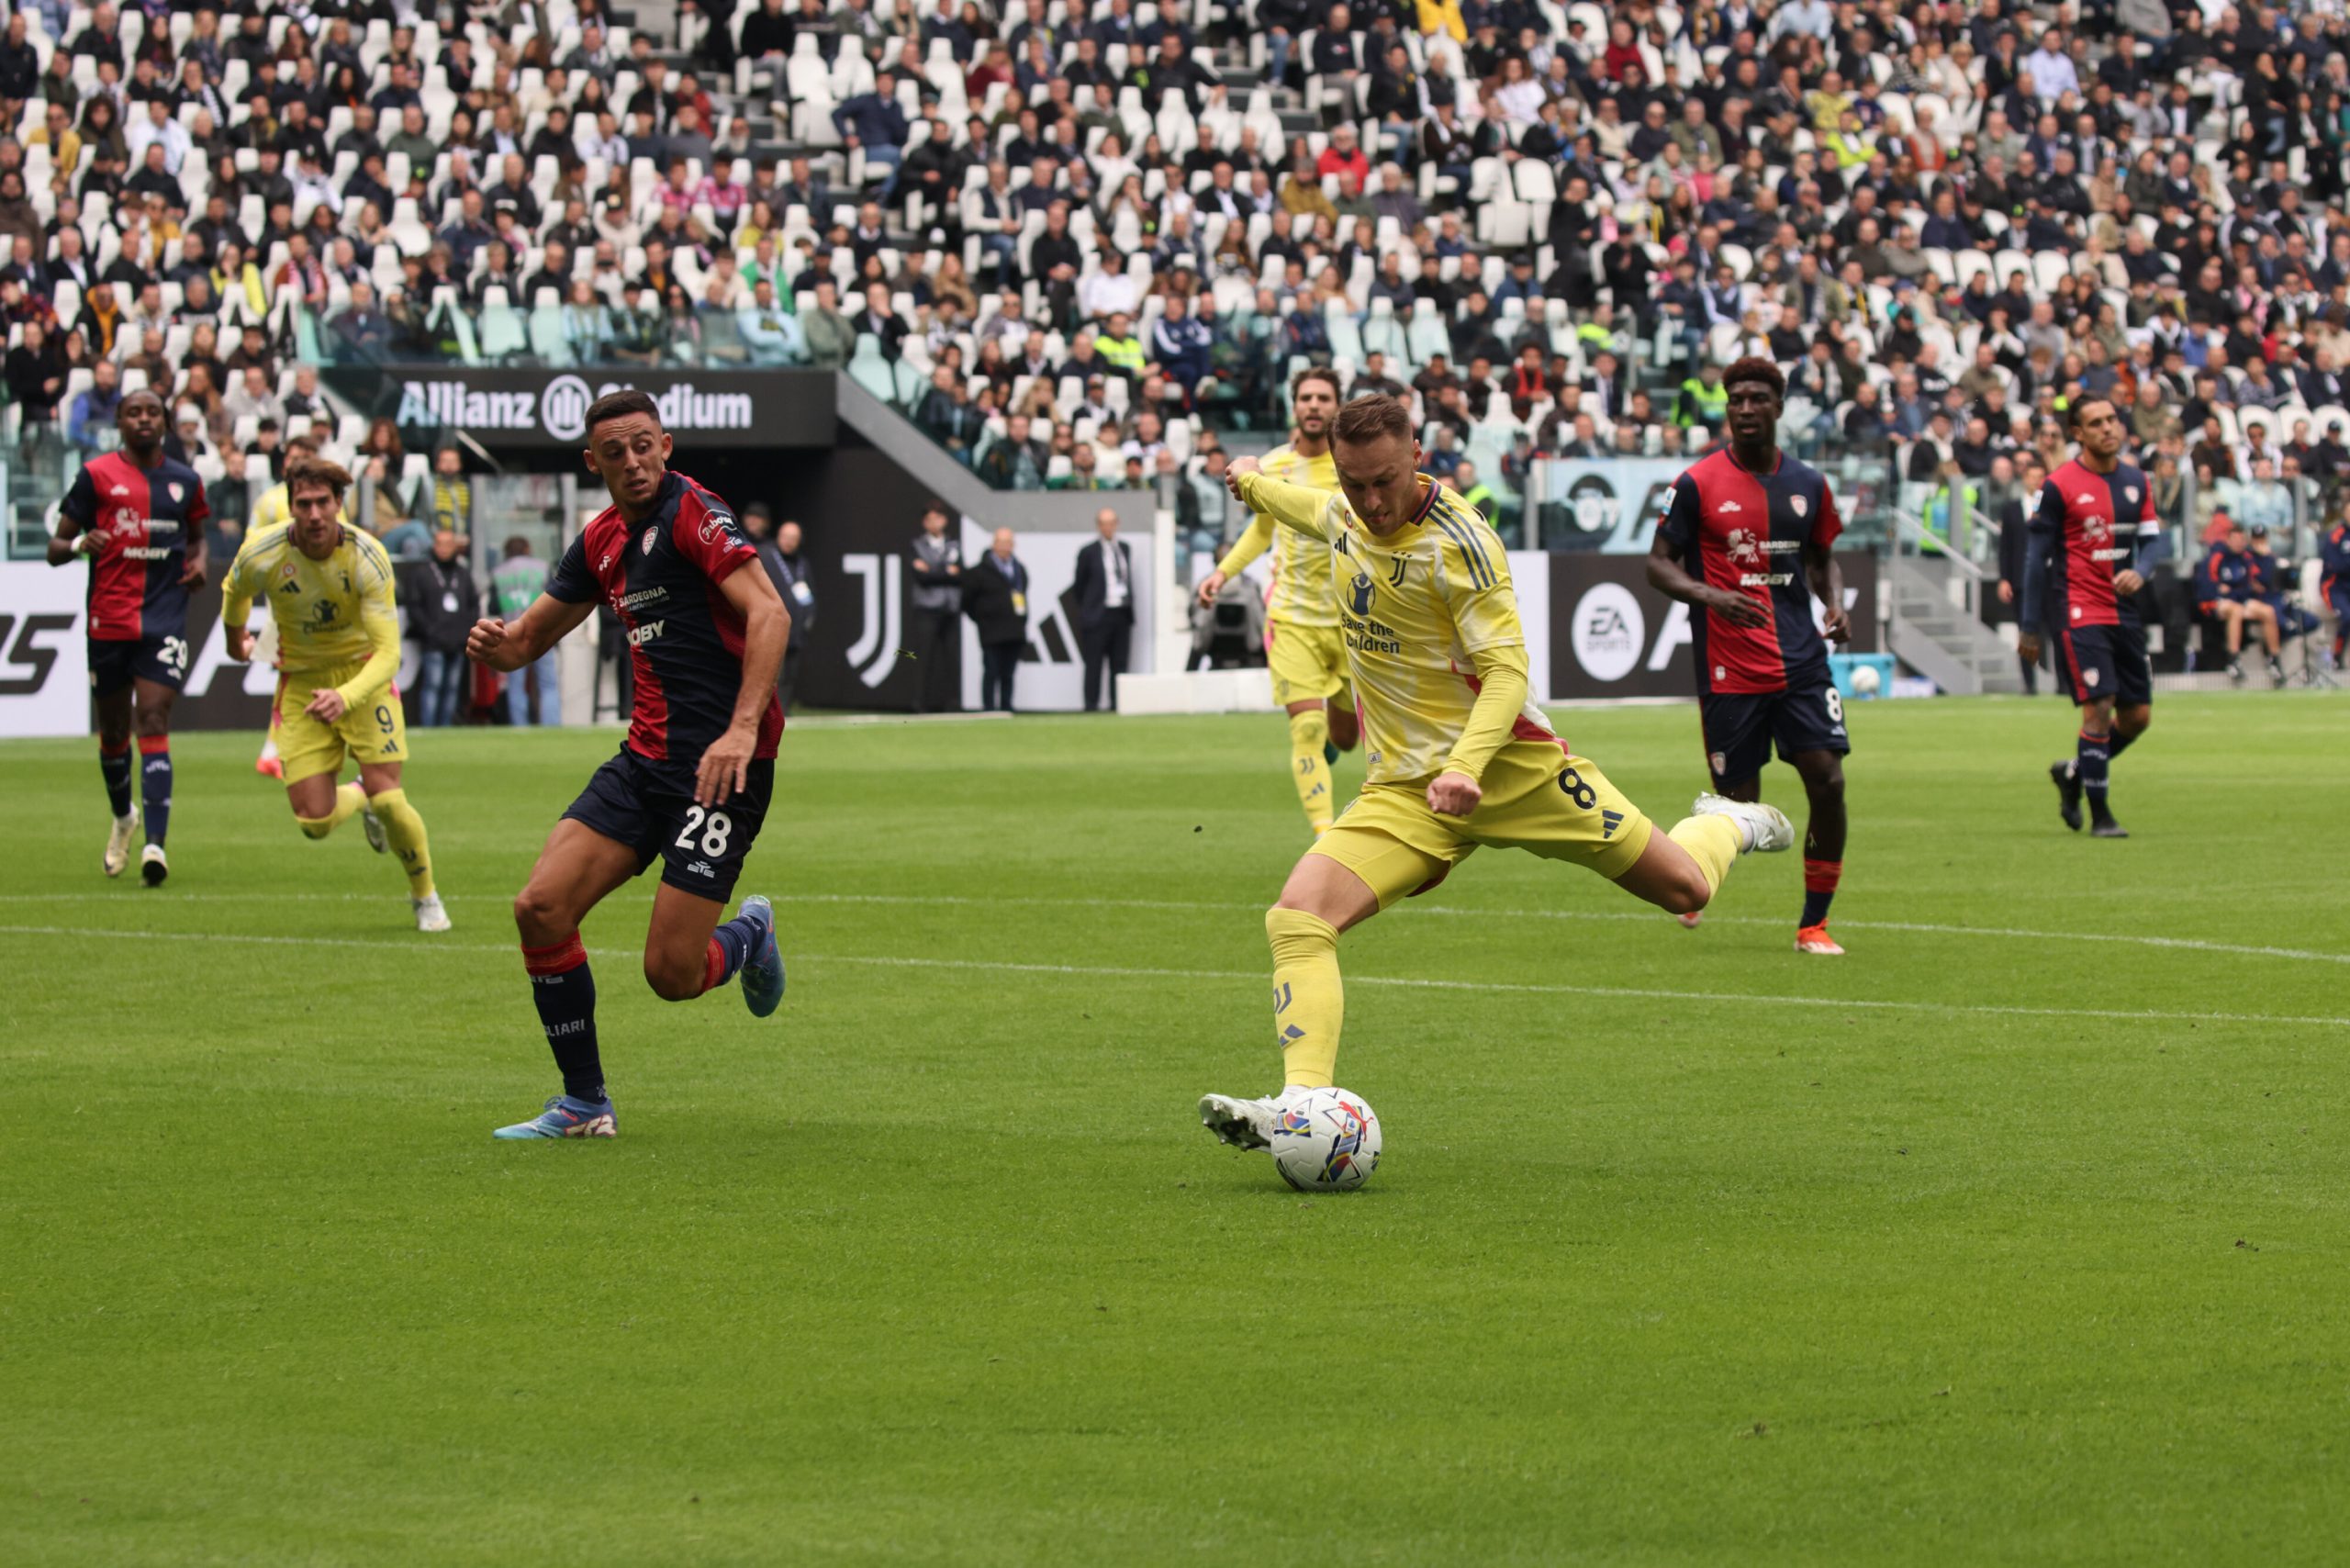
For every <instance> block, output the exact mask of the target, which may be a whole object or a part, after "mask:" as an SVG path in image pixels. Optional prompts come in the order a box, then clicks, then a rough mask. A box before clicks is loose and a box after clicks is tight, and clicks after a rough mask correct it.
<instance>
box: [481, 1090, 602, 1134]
mask: <svg viewBox="0 0 2350 1568" xmlns="http://www.w3.org/2000/svg"><path fill="white" fill-rule="evenodd" d="M620 1130H621V1129H620V1123H619V1122H618V1121H617V1120H615V1119H614V1117H613V1114H612V1103H611V1102H610V1100H606V1101H604V1102H602V1103H594V1102H591V1101H587V1100H574V1099H573V1098H572V1097H571V1096H570V1095H568V1094H558V1095H556V1096H555V1097H554V1099H552V1100H550V1101H548V1102H547V1108H546V1109H545V1110H543V1111H541V1112H540V1113H539V1114H537V1115H535V1116H533V1117H532V1118H531V1119H530V1120H529V1121H527V1122H517V1123H515V1124H514V1125H513V1126H510V1127H500V1128H498V1130H497V1131H496V1132H494V1133H492V1134H491V1135H490V1137H503V1138H526V1137H619V1136H620Z"/></svg>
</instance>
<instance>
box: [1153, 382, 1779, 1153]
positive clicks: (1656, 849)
mask: <svg viewBox="0 0 2350 1568" xmlns="http://www.w3.org/2000/svg"><path fill="white" fill-rule="evenodd" d="M1332 433H1333V445H1332V457H1333V460H1334V462H1335V464H1336V466H1337V476H1338V493H1337V494H1336V495H1329V494H1326V493H1324V492H1322V491H1319V490H1310V489H1307V488H1304V487H1302V486H1297V485H1286V484H1283V483H1281V481H1280V480H1278V479H1270V478H1268V477H1266V476H1264V475H1263V474H1260V473H1259V472H1257V471H1256V465H1255V464H1253V463H1252V462H1250V461H1248V459H1246V458H1243V459H1241V460H1240V461H1239V462H1237V463H1236V464H1234V465H1233V475H1232V477H1231V478H1230V479H1229V481H1228V483H1229V484H1230V486H1231V488H1232V491H1233V494H1234V496H1235V497H1236V498H1237V499H1238V500H1240V501H1241V502H1242V503H1243V504H1244V505H1247V506H1249V507H1253V508H1255V509H1256V510H1259V511H1261V512H1263V513H1265V514H1266V515H1268V516H1270V517H1271V518H1273V519H1275V520H1276V521H1279V522H1280V523H1281V526H1282V527H1283V528H1286V529H1290V530H1292V531H1294V532H1298V533H1301V534H1304V536H1305V537H1306V538H1307V539H1308V540H1310V541H1313V542H1315V543H1317V544H1318V545H1319V547H1320V549H1321V551H1322V553H1323V554H1325V555H1326V557H1327V559H1326V566H1328V568H1329V570H1330V573H1331V576H1332V578H1333V586H1334V588H1335V590H1336V596H1337V598H1336V602H1337V606H1338V614H1339V624H1340V626H1341V628H1342V629H1343V630H1344V633H1345V641H1344V645H1345V647H1346V650H1347V666H1348V677H1349V678H1350V679H1351V681H1352V683H1353V685H1354V689H1355V690H1356V691H1357V692H1358V693H1360V695H1361V698H1362V708H1361V711H1362V720H1363V731H1364V740H1365V744H1366V745H1367V747H1368V749H1369V752H1370V761H1371V767H1370V777H1369V778H1368V780H1367V781H1366V782H1365V783H1364V785H1363V789H1362V793H1361V794H1360V795H1359V796H1357V797H1356V799H1355V801H1354V802H1353V804H1351V805H1349V806H1348V808H1347V810H1346V812H1345V814H1344V815H1342V816H1341V817H1339V818H1338V820H1337V823H1336V824H1335V825H1334V826H1333V827H1332V828H1331V829H1330V831H1329V832H1327V833H1326V834H1322V835H1321V837H1319V838H1318V839H1316V840H1315V843H1314V846H1313V847H1312V848H1311V849H1309V850H1307V851H1306V852H1305V855H1304V857H1302V858H1301V859H1300V860H1299V861H1298V863H1297V865H1296V867H1295V868H1294V869H1292V871H1291V872H1290V874H1289V880H1288V881H1287V882H1286V883H1284V884H1283V885H1282V888H1281V898H1280V900H1279V901H1278V902H1276V903H1275V904H1274V906H1273V907H1272V908H1271V909H1270V910H1268V911H1267V912H1266V914H1265V934H1266V935H1267V937H1268V938H1269V939H1270V942H1271V945H1272V952H1273V1036H1274V1041H1275V1044H1276V1045H1277V1046H1278V1047H1280V1049H1281V1063H1282V1072H1283V1087H1282V1089H1281V1092H1280V1093H1278V1094H1276V1095H1273V1096H1270V1097H1269V1098H1266V1099H1258V1100H1251V1099H1241V1098H1237V1097H1236V1096H1232V1095H1226V1094H1210V1095H1207V1096H1206V1097H1204V1098H1203V1099H1202V1100H1201V1102H1200V1119H1201V1121H1202V1122H1203V1123H1204V1124H1205V1125H1206V1126H1207V1127H1208V1128H1209V1130H1210V1131H1212V1132H1214V1134H1215V1135H1216V1137H1220V1138H1222V1139H1224V1141H1225V1142H1226V1143H1231V1144H1237V1145H1238V1146H1239V1147H1241V1148H1266V1147H1269V1145H1270V1142H1271V1139H1272V1136H1273V1133H1274V1131H1275V1130H1276V1129H1277V1128H1278V1127H1279V1126H1281V1117H1282V1116H1283V1115H1284V1114H1289V1112H1290V1110H1291V1108H1292V1104H1293V1100H1294V1093H1295V1092H1297V1091H1302V1090H1307V1089H1316V1088H1328V1087H1329V1086H1330V1083H1331V1075H1332V1073H1333V1072H1334V1071H1335V1070H1336V1067H1337V1056H1338V1036H1339V1031H1340V1029H1341V1027H1342V1025H1343V1024H1344V1022H1345V1017H1346V997H1345V990H1344V986H1343V984H1342V982H1341V981H1340V979H1339V975H1338V935H1339V933H1341V932H1343V931H1345V930H1347V929H1348V928H1349V927H1351V926H1355V925H1359V924H1361V923H1362V922H1364V921H1366V920H1369V919H1370V918H1371V916H1372V915H1375V914H1377V913H1379V912H1380V911H1382V910H1383V909H1386V908H1388V907H1389V906H1390V905H1392V904H1393V903H1394V902H1396V901H1398V900H1400V899H1404V898H1407V897H1409V896H1411V895H1412V894H1414V893H1418V892H1424V891H1426V890H1427V889H1429V888H1432V887H1434V886H1436V884H1438V882H1440V881H1442V880H1443V879H1445V876H1446V875H1447V874H1448V873H1449V871H1450V870H1451V869H1452V868H1453V867H1455V866H1457V865H1459V864H1460V862H1461V860H1463V859H1464V858H1466V857H1468V856H1469V855H1470V854H1472V852H1473V851H1475V850H1476V849H1477V847H1478V846H1481V845H1490V846H1494V847H1497V848H1516V849H1524V850H1526V851H1527V852H1528V853H1530V854H1534V855H1538V856H1540V857H1543V858H1544V859H1547V860H1563V861H1566V862H1569V863H1570V864H1572V865H1578V866H1583V867H1587V868H1590V869H1591V870H1594V871H1596V872H1597V873H1599V875H1601V876H1603V877H1606V879H1608V880H1610V881H1612V882H1614V883H1615V884H1616V885H1617V887H1619V888H1622V889H1623V890H1625V891H1626V892H1628V893H1630V894H1631V895H1632V896H1633V897H1635V898H1639V899H1645V900H1647V901H1648V902H1651V903H1653V904H1658V905H1661V906H1662V907H1663V908H1665V909H1668V910H1672V911H1674V912H1676V913H1678V912H1681V911H1694V910H1699V909H1703V908H1704V907H1705V906H1706V902H1707V900H1708V899H1710V898H1712V897H1713V895H1714V893H1715V891H1716V890H1718V888H1719V887H1720V886H1721V882H1722V879H1723V878H1724V877H1726V876H1728V875H1729V868H1730V862H1732V861H1733V860H1735V859H1737V858H1738V857H1740V855H1743V854H1745V853H1747V852H1748V851H1749V850H1775V849H1785V848H1787V847H1788V846H1791V845H1792V844H1793V843H1794V842H1795V829H1794V827H1793V826H1791V825H1790V824H1789V823H1788V822H1787V819H1786V818H1785V816H1783V815H1781V814H1780V813H1779V812H1776V811H1774V810H1773V809H1772V808H1770V807H1769V806H1765V805H1761V804H1753V803H1745V802H1740V801H1726V800H1722V799H1720V798H1718V797H1716V796H1711V795H1707V796H1701V797H1699V798H1698V801H1697V803H1696V806H1695V809H1694V810H1693V812H1692V814H1691V815H1689V816H1688V817H1687V818H1685V819H1684V820H1683V821H1681V822H1679V823H1675V824H1674V825H1673V829H1672V830H1671V832H1669V833H1660V832H1658V831H1656V829H1655V828H1654V826H1653V824H1651V823H1650V821H1649V819H1648V818H1647V817H1646V816H1645V815H1643V814H1642V813H1641V812H1640V809H1639V807H1638V806H1636V805H1634V804H1633V803H1632V802H1631V801H1629V800H1628V799H1626V798H1625V796H1624V795H1623V794H1621V793H1620V792H1619V791H1618V790H1617V789H1616V787H1615V786H1614V785H1613V784H1610V783H1609V782H1608V781H1607V778H1606V775H1604V774H1602V773H1601V772H1600V771H1599V769H1598V768H1597V767H1595V766H1594V765H1593V763H1592V762H1591V761H1590V760H1589V759H1588V758H1585V757H1581V756H1576V755H1575V754H1574V753H1573V752H1572V750H1570V749H1569V748H1568V745H1567V743H1566V742H1565V741H1563V740H1561V739H1560V738H1559V736H1558V735H1557V734H1555V733H1553V732H1552V730H1551V729H1550V721H1549V720H1548V719H1547V718H1545V717H1544V716H1543V713H1542V711H1541V710H1540V709H1539V708H1537V707H1536V706H1534V704H1533V701H1532V700H1531V699H1530V698H1529V696H1528V681H1529V678H1528V673H1527V653H1526V633H1525V630H1524V628H1523V626H1522V625H1521V624H1520V622H1519V621H1518V615H1517V595H1516V591H1515V590H1514V589H1513V588H1512V587H1511V585H1510V577H1509V558H1508V556H1507V555H1506V554H1505V553H1504V551H1503V549H1502V542H1501V539H1500V537H1499V536H1498V535H1496V534H1495V533H1494V530H1493V525H1492V524H1490V523H1488V522H1487V521H1485V520H1484V518H1483V517H1482V516H1480V515H1479V514H1478V513H1477V511H1476V510H1474V509H1473V508H1472V507H1470V506H1469V505H1468V504H1467V503H1465V502H1464V501H1462V500H1461V498H1460V497H1459V496H1457V495H1455V494H1453V493H1452V492H1451V491H1450V490H1449V489H1447V488H1446V487H1443V486H1441V485H1439V484H1438V483H1437V482H1436V481H1435V480H1434V479H1431V478H1430V477H1428V476H1427V475H1426V474H1424V473H1422V472H1420V471H1419V465H1420V458H1421V454H1420V446H1419V442H1417V441H1416V440H1415V439H1414V437H1413V431H1412V417H1411V413H1410V411H1409V410H1408V409H1405V408H1404V404H1403V403H1402V402H1401V401H1400V400H1398V399H1396V398H1389V397H1382V396H1371V397H1367V398H1355V399H1354V400H1353V401H1351V402H1349V403H1348V404H1347V405H1346V407H1344V408H1343V409H1340V410H1339V411H1338V417H1337V421H1336V423H1335V424H1334V426H1333V427H1332Z"/></svg>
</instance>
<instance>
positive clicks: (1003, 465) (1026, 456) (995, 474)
mask: <svg viewBox="0 0 2350 1568" xmlns="http://www.w3.org/2000/svg"><path fill="white" fill-rule="evenodd" d="M1030 429H1031V427H1030V424H1029V420H1028V416H1027V415H1025V414H1013V416H1012V417H1011V418H1010V419H1009V420H1006V421H1005V433H1004V435H1003V437H1002V439H1001V440H999V441H996V442H990V444H989V446H988V449H987V450H986V452H984V453H983V454H980V457H979V477H980V478H982V479H985V480H986V481H987V482H988V484H989V485H990V486H991V487H994V488H996V489H999V490H1041V489H1043V488H1044V487H1045V471H1046V468H1047V467H1048V466H1049V465H1050V459H1051V453H1050V452H1049V451H1048V450H1047V449H1046V444H1045V443H1044V442H1041V441H1038V440H1036V439H1035V437H1034V436H1033V435H1031V433H1030Z"/></svg>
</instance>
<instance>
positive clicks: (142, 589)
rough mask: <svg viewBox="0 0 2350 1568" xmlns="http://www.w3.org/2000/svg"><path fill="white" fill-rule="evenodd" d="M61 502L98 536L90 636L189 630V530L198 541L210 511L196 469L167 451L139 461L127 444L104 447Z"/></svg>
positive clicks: (115, 639) (129, 638) (125, 638)
mask: <svg viewBox="0 0 2350 1568" xmlns="http://www.w3.org/2000/svg"><path fill="white" fill-rule="evenodd" d="M59 510H61V511H62V512H63V513H64V514H65V516H67V517H68V518H71V519H72V520H73V522H74V524H75V525H76V526H78V527H79V528H80V529H81V530H82V532H84V533H87V534H91V535H93V536H94V537H95V538H96V539H97V540H98V542H99V543H98V549H97V552H96V554H94V555H92V556H91V557H90V591H89V600H88V602H89V615H90V631H89V634H90V636H91V637H92V638H94V639H95V640H96V641H98V642H101V643H135V642H139V641H140V640H142V639H145V638H152V637H177V636H181V635H184V634H185V633H186V631H187V589H186V588H184V587H182V586H181V583H180V574H181V573H182V572H184V571H185V570H186V568H187V548H188V540H189V537H190V536H191V535H194V536H195V537H196V539H197V540H198V541H199V542H201V540H202V538H203V531H204V525H205V523H206V522H207V521H209V519H210V518H211V516H212V509H211V508H210V507H209V506H208V505H207V504H206V502H205V498H204V481H203V480H202V479H200V478H198V477H197V476H196V470H195V469H193V468H190V467H189V466H188V465H186V464H185V463H179V462H174V461H173V459H171V458H169V457H164V458H162V460H161V461H160V462H159V463H158V464H157V465H155V466H154V467H152V468H141V467H140V466H139V465H138V464H136V463H134V462H132V461H131V460H130V454H129V453H127V452H108V453H103V454H100V455H98V456H96V457H93V458H91V459H90V460H89V462H87V463H85V464H84V465H82V472H81V473H79V474H77V475H75V476H74V477H73V485H72V486H71V487H69V488H68V489H67V490H66V492H65V500H64V502H63V504H62V506H61V507H60V508H59Z"/></svg>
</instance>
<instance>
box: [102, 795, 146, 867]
mask: <svg viewBox="0 0 2350 1568" xmlns="http://www.w3.org/2000/svg"><path fill="white" fill-rule="evenodd" d="M138 831H139V808H138V807H137V806H133V807H131V808H130V811H129V813H128V814H127V815H123V816H118V817H117V818H115V819H114V826H112V827H110V828H108V829H106V859H105V861H104V862H103V864H104V865H105V867H106V875H107V876H109V877H119V876H121V875H122V874H123V872H125V871H127V870H129V868H130V835H131V834H134V833H137V832H138Z"/></svg>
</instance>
